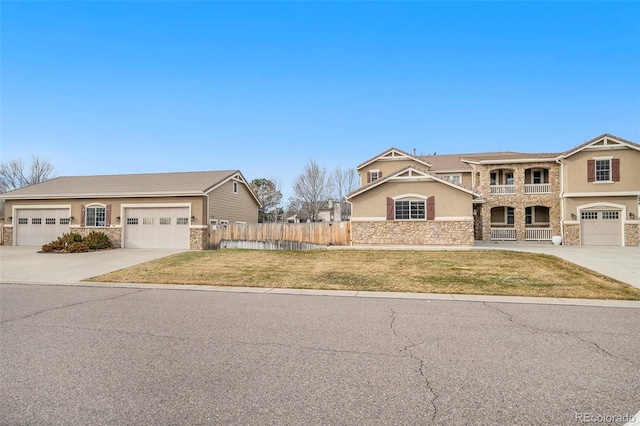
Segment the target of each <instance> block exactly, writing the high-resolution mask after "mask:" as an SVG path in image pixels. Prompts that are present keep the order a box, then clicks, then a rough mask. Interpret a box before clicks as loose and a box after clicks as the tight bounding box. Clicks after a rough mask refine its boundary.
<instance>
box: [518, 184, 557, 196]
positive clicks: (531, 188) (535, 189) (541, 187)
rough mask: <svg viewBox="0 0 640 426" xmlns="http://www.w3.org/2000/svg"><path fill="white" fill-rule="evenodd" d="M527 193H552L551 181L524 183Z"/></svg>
mask: <svg viewBox="0 0 640 426" xmlns="http://www.w3.org/2000/svg"><path fill="white" fill-rule="evenodd" d="M524 193H525V194H550V193H551V184H550V183H527V184H525V185H524Z"/></svg>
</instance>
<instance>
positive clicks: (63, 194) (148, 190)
mask: <svg viewBox="0 0 640 426" xmlns="http://www.w3.org/2000/svg"><path fill="white" fill-rule="evenodd" d="M232 178H236V179H239V180H241V181H243V182H244V183H246V180H245V179H244V177H243V176H242V173H240V171H239V170H219V171H204V172H177V173H146V174H123V175H95V176H62V177H58V178H54V179H51V180H48V181H45V182H42V183H39V184H36V185H31V186H27V187H24V188H20V189H16V190H14V191H10V192H7V193H5V194H2V195H0V197H1V198H3V199H29V198H33V199H48V198H101V197H138V196H140V197H145V196H146V197H150V196H151V197H154V196H155V197H159V196H179V195H181V196H185V195H195V196H197V195H205V194H206V193H207V192H209V191H211V190H213V189H215V188H216V187H218V186H220V185H222V184H223V183H225V182H226V181H228V180H230V179H232ZM247 187H249V185H247ZM249 190H251V189H250V188H249ZM251 193H252V195H253V196H254V197H255V194H253V191H252V192H251ZM256 201H257V198H256Z"/></svg>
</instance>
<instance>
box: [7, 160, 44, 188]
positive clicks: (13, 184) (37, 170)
mask: <svg viewBox="0 0 640 426" xmlns="http://www.w3.org/2000/svg"><path fill="white" fill-rule="evenodd" d="M52 177H54V176H53V164H51V163H50V162H49V161H48V160H43V159H41V158H38V157H36V156H33V157H32V158H31V164H29V165H26V164H25V163H24V161H22V160H21V159H17V160H9V161H3V162H1V163H0V191H1V192H8V191H13V190H14V189H19V188H22V187H25V186H29V185H35V184H36V183H40V182H44V181H46V180H49V179H51V178H52Z"/></svg>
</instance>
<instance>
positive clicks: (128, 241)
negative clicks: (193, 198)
mask: <svg viewBox="0 0 640 426" xmlns="http://www.w3.org/2000/svg"><path fill="white" fill-rule="evenodd" d="M124 246H125V247H127V248H166V249H188V248H189V208H188V207H167V208H158V207H154V208H127V209H125V219H124Z"/></svg>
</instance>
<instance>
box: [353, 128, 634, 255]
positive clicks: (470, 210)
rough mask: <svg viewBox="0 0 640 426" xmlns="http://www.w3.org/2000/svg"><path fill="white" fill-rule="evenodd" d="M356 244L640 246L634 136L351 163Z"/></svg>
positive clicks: (391, 153)
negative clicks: (556, 147)
mask: <svg viewBox="0 0 640 426" xmlns="http://www.w3.org/2000/svg"><path fill="white" fill-rule="evenodd" d="M357 171H358V174H359V175H360V180H361V186H360V188H358V189H357V190H355V191H353V192H352V193H351V194H349V195H348V196H347V200H348V201H349V202H350V203H351V204H352V215H353V216H352V224H351V235H352V241H353V243H354V244H461V245H472V244H473V243H474V240H484V241H548V240H551V237H552V236H556V235H557V236H561V237H562V238H563V241H564V244H567V245H627V246H630V245H638V244H639V243H640V235H639V222H638V205H639V203H640V145H638V144H636V143H634V142H630V141H627V140H624V139H622V138H619V137H616V136H613V135H609V134H604V135H601V136H598V137H597V138H594V139H592V140H590V141H588V142H585V143H583V144H581V145H579V146H577V147H575V148H572V149H570V150H568V151H565V152H560V153H519V152H493V153H475V154H453V155H437V154H434V155H427V156H418V155H415V154H413V155H412V154H409V153H407V152H405V151H402V150H399V149H397V148H390V149H389V150H387V151H385V152H383V153H381V154H379V155H377V156H375V157H373V158H371V159H369V160H367V161H365V162H364V163H362V164H360V165H359V166H358V167H357ZM383 206H384V207H383Z"/></svg>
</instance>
